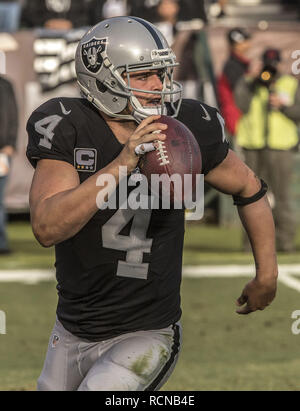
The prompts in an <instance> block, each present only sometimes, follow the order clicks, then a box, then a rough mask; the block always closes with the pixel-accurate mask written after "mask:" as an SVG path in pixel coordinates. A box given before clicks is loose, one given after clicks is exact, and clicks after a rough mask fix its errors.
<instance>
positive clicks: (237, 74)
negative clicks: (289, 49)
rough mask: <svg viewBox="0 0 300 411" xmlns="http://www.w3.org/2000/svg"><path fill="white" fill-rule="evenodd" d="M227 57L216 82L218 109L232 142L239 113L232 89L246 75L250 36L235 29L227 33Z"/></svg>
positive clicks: (243, 31) (237, 28)
mask: <svg viewBox="0 0 300 411" xmlns="http://www.w3.org/2000/svg"><path fill="white" fill-rule="evenodd" d="M227 39H228V43H229V57H228V59H227V61H226V62H225V65H224V67H223V70H222V73H221V75H220V76H219V78H218V80H217V90H218V100H219V108H220V111H221V114H222V116H223V117H224V120H225V124H226V129H227V133H228V135H229V140H231V142H233V141H234V136H235V134H236V127H237V123H238V121H239V118H240V116H241V111H240V109H239V108H238V107H237V105H236V103H235V100H234V89H235V86H236V84H237V82H238V80H239V79H240V78H241V76H243V75H244V74H245V73H247V70H248V67H249V63H250V61H249V60H248V58H247V54H248V51H249V49H250V47H251V40H250V34H249V33H248V32H247V31H246V30H244V29H242V28H240V27H235V28H233V29H232V30H230V31H229V32H228V33H227Z"/></svg>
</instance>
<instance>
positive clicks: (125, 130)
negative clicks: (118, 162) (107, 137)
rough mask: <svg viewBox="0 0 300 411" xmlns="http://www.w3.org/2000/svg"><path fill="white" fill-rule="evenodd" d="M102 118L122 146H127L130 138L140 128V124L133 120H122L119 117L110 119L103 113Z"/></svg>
mask: <svg viewBox="0 0 300 411" xmlns="http://www.w3.org/2000/svg"><path fill="white" fill-rule="evenodd" d="M101 116H102V117H103V119H104V120H105V122H106V123H107V125H108V127H109V128H110V129H111V130H112V132H113V133H114V135H115V137H116V138H117V140H119V142H120V143H121V144H126V143H127V141H128V139H129V138H130V136H131V135H132V134H133V133H134V131H135V130H136V128H137V127H138V124H137V123H136V122H135V121H133V120H122V119H120V118H117V117H109V116H107V115H106V114H105V113H103V112H101Z"/></svg>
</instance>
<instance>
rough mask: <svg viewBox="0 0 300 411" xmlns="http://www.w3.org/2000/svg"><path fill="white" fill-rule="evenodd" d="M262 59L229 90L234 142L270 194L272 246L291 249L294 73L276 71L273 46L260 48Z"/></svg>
mask: <svg viewBox="0 0 300 411" xmlns="http://www.w3.org/2000/svg"><path fill="white" fill-rule="evenodd" d="M262 62H263V68H262V70H261V72H260V74H259V76H258V77H256V78H254V79H253V78H250V77H247V76H244V77H243V78H241V79H240V81H239V82H238V84H237V86H236V89H235V101H236V104H237V106H238V107H239V109H240V110H241V111H242V113H243V115H242V117H241V119H240V121H239V123H238V127H237V136H236V142H237V144H238V146H240V147H242V149H243V153H244V156H245V162H246V163H247V164H248V166H249V167H250V168H252V169H253V170H254V171H255V172H256V174H257V175H260V176H262V177H263V178H264V179H265V181H266V182H267V183H268V184H269V186H270V189H271V191H272V192H273V195H274V200H275V206H274V209H273V212H274V219H275V223H276V231H277V250H278V251H283V252H291V251H293V250H294V236H295V222H294V220H293V215H292V210H291V206H290V193H289V189H290V182H291V174H292V165H293V157H294V153H295V151H296V148H297V146H298V143H299V134H298V131H299V129H298V127H299V124H300V85H299V82H298V80H297V79H296V78H295V77H293V76H291V75H282V74H281V73H280V62H281V55H280V51H279V50H277V49H267V50H265V52H264V53H263V56H262Z"/></svg>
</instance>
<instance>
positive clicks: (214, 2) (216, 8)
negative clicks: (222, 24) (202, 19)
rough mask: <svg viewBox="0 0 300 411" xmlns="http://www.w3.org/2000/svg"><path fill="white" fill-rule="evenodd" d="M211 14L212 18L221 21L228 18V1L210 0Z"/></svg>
mask: <svg viewBox="0 0 300 411" xmlns="http://www.w3.org/2000/svg"><path fill="white" fill-rule="evenodd" d="M209 3H211V4H210V7H209V14H210V16H211V17H215V18H217V19H220V18H222V17H225V16H226V6H227V3H228V0H210V1H209Z"/></svg>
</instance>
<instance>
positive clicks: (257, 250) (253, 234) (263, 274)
mask: <svg viewBox="0 0 300 411" xmlns="http://www.w3.org/2000/svg"><path fill="white" fill-rule="evenodd" d="M205 181H206V182H207V183H209V184H210V185H211V186H213V187H215V188H216V189H217V190H219V191H221V192H223V193H226V194H231V195H233V196H235V197H236V198H241V199H250V198H252V199H255V198H257V197H260V196H259V195H258V196H256V195H257V193H259V192H260V190H261V189H262V184H261V181H260V180H259V179H258V178H257V177H256V176H255V174H254V173H253V171H252V170H250V169H249V167H247V166H246V165H245V164H244V163H243V162H242V161H241V160H240V159H239V158H238V157H237V156H236V154H235V153H234V152H233V151H231V150H229V152H228V155H227V157H226V158H225V159H224V160H223V161H222V163H221V164H219V165H218V166H217V167H215V168H214V169H212V170H211V171H210V172H209V173H208V174H207V175H206V177H205ZM246 202H247V201H246ZM238 212H239V215H240V218H241V221H242V223H243V225H244V227H245V229H246V231H247V234H248V237H249V239H250V242H251V246H252V250H253V255H254V259H255V266H256V277H255V278H254V279H253V280H252V281H250V282H249V283H248V284H247V285H246V287H245V288H244V290H243V292H242V294H241V296H240V297H239V298H238V300H237V305H239V306H242V305H244V304H245V303H246V305H245V306H244V307H242V308H240V309H238V310H237V313H239V314H248V313H250V312H252V311H256V310H263V309H264V308H265V307H266V306H267V305H269V304H270V303H271V301H272V300H273V299H274V297H275V294H276V283H277V275H278V267H277V259H276V250H275V228H274V221H273V216H272V211H271V208H270V205H269V203H268V200H267V198H266V196H265V195H264V196H262V197H261V198H260V199H259V200H257V201H253V202H251V203H249V204H247V205H243V206H238Z"/></svg>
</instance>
